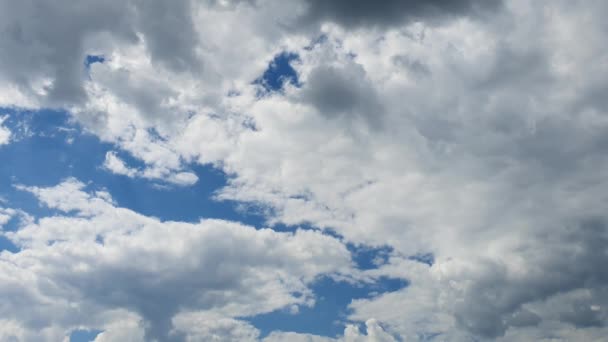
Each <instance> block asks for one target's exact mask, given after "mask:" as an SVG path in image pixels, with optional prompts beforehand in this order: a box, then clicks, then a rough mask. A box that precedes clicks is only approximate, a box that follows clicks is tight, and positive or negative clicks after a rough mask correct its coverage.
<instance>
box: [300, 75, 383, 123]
mask: <svg viewBox="0 0 608 342" xmlns="http://www.w3.org/2000/svg"><path fill="white" fill-rule="evenodd" d="M302 99H303V100H304V101H305V102H306V103H310V104H312V105H313V106H314V107H315V108H316V109H317V110H318V111H319V113H320V114H321V115H323V116H325V117H327V118H330V119H333V118H338V117H345V116H346V117H350V119H353V118H357V117H359V118H363V119H364V120H365V121H367V123H369V124H370V125H371V126H373V127H379V126H380V125H381V118H382V116H383V114H384V108H383V106H382V103H381V102H380V100H379V98H378V95H377V93H376V90H375V88H374V87H373V85H372V83H371V82H370V81H369V79H368V78H367V76H366V73H365V70H364V69H363V68H362V67H361V66H360V65H357V64H355V63H351V64H348V65H347V66H345V67H332V66H323V65H322V66H319V67H317V68H315V69H313V70H312V71H311V73H310V75H309V76H308V80H307V82H306V84H305V85H304V88H303V90H302Z"/></svg>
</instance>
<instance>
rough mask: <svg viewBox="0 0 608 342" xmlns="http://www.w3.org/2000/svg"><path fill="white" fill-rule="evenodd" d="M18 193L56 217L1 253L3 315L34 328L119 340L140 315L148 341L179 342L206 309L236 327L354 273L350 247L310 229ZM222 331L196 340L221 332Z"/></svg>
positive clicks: (73, 193)
mask: <svg viewBox="0 0 608 342" xmlns="http://www.w3.org/2000/svg"><path fill="white" fill-rule="evenodd" d="M20 188H21V189H23V190H26V191H29V192H31V193H32V194H34V195H35V196H36V197H38V199H39V200H40V201H41V202H42V203H44V204H45V205H46V206H48V207H49V208H53V209H57V210H59V211H60V214H58V215H55V216H50V217H40V218H38V219H37V220H36V221H35V222H32V223H27V224H25V225H24V226H22V227H20V229H18V230H16V231H14V232H7V233H6V234H5V235H6V236H7V237H8V238H9V239H10V240H11V241H12V242H13V243H15V244H16V245H18V246H19V247H21V248H22V250H21V251H20V252H18V253H14V254H13V253H7V252H3V253H2V254H1V262H0V265H1V266H0V267H1V268H2V269H3V272H2V274H3V281H2V284H3V285H2V286H1V287H0V292H1V293H3V297H4V296H6V298H13V299H12V300H9V301H5V302H4V303H3V305H2V306H1V307H0V310H2V313H3V314H2V315H3V317H7V318H9V319H12V320H14V321H16V322H18V323H19V324H20V326H22V328H23V329H26V330H27V331H36V330H38V329H41V328H43V327H54V328H55V331H56V334H59V333H61V332H63V333H64V334H65V333H66V332H67V331H69V329H71V328H72V327H78V326H88V327H90V328H97V329H101V330H105V328H106V326H108V327H110V328H111V329H109V330H108V332H107V333H105V335H104V334H102V335H101V337H99V338H100V339H101V340H103V339H107V338H109V337H108V336H115V335H116V334H122V333H121V332H120V331H116V332H114V330H116V329H119V328H117V324H118V326H120V324H119V322H120V321H121V320H122V318H121V317H123V316H124V315H131V316H133V315H134V316H135V317H139V318H140V319H141V320H142V322H141V323H140V325H139V326H140V328H142V327H143V328H144V330H145V334H146V340H153V339H159V340H167V339H170V338H173V337H175V336H173V335H172V334H171V331H172V329H173V323H172V322H173V319H174V317H176V318H175V319H177V322H176V323H175V324H176V325H177V328H178V329H179V328H180V327H181V326H183V324H182V323H180V322H182V321H183V319H182V318H179V317H182V316H176V315H179V314H180V313H183V312H195V311H197V310H198V311H205V310H208V311H209V312H213V313H214V315H218V314H221V315H223V316H225V317H226V319H228V321H226V322H228V323H229V322H232V321H231V320H230V319H231V317H236V316H240V317H242V316H251V315H255V314H259V313H266V312H270V311H273V310H276V309H279V308H283V307H287V306H290V305H292V304H300V305H310V304H311V303H312V302H314V295H313V294H312V293H311V292H310V290H309V289H308V287H307V286H308V284H310V283H311V282H313V281H314V280H315V278H316V277H317V276H319V275H321V274H330V273H334V272H342V271H347V270H348V268H350V255H349V253H348V251H347V249H346V247H345V246H344V245H343V244H342V243H341V242H340V241H339V240H336V239H334V238H332V237H329V236H326V235H323V234H321V233H318V232H314V231H297V232H295V233H277V232H274V231H272V230H269V229H261V230H256V229H254V228H253V227H248V226H244V225H240V224H237V223H231V222H227V221H222V220H202V221H201V222H199V223H194V224H192V223H183V222H161V221H159V220H157V219H155V218H150V217H146V216H142V215H140V214H138V213H135V212H133V211H131V210H128V209H124V208H119V207H116V206H115V204H114V203H113V202H112V200H111V198H110V197H109V194H107V193H105V192H103V191H98V192H86V191H85V190H84V188H85V185H84V184H83V183H80V182H79V181H77V180H75V179H68V180H66V181H65V182H63V183H61V184H59V185H57V186H55V187H50V188H38V187H20ZM152 298H154V300H151V299H152ZM311 301H312V302H311ZM184 317H185V318H184V319H187V320H188V319H190V318H192V317H190V316H184ZM188 317H190V318H188ZM196 317H197V316H196V315H195V316H194V318H196ZM194 318H192V319H194ZM197 319H198V318H197ZM132 320H133V319H131V321H132ZM136 321H137V320H136ZM222 322H224V321H221V320H220V321H219V322H218V324H220V325H219V326H209V327H208V329H210V330H208V331H207V330H205V331H203V332H200V331H199V333H201V334H206V333H209V334H213V331H215V329H224V328H221V327H222V326H224V325H225V324H224V323H222ZM121 329H122V328H121ZM125 329H126V328H125ZM196 329H199V330H200V329H203V327H201V326H198V328H196ZM197 331H198V330H197ZM195 332H196V331H195ZM236 333H237V332H235V334H236ZM116 336H118V335H116ZM176 336H177V335H176ZM177 337H179V336H177ZM177 337H175V338H177Z"/></svg>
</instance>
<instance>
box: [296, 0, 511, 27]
mask: <svg viewBox="0 0 608 342" xmlns="http://www.w3.org/2000/svg"><path fill="white" fill-rule="evenodd" d="M501 3H502V1H500V0H497V1H495V0H491V1H476V0H432V1H423V0H422V1H421V0H407V1H400V0H389V1H383V2H382V3H377V2H374V1H369V0H356V1H347V0H344V1H343V0H340V1H331V2H327V1H322V0H307V5H308V12H307V13H306V16H305V18H306V20H307V21H312V22H315V21H323V20H328V21H334V22H336V23H338V24H340V25H342V26H344V27H347V28H357V27H358V28H367V27H369V26H372V27H373V26H379V27H387V26H399V25H403V24H405V23H407V22H413V21H423V22H427V23H431V24H432V23H437V22H438V21H441V20H444V19H446V18H451V17H460V16H464V17H468V16H477V15H479V14H480V12H482V11H488V10H496V9H497V8H498V7H499V5H500V4H501Z"/></svg>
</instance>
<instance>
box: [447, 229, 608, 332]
mask: <svg viewBox="0 0 608 342" xmlns="http://www.w3.org/2000/svg"><path fill="white" fill-rule="evenodd" d="M541 246H542V247H541ZM520 254H521V255H522V256H525V258H526V260H527V261H528V263H530V265H531V266H530V267H529V270H528V271H527V272H526V273H524V274H521V275H514V274H510V273H509V271H508V270H507V268H505V267H504V266H503V265H501V264H500V263H497V262H490V263H488V264H486V265H485V267H484V271H483V272H482V273H481V274H480V276H479V277H475V276H471V278H470V279H471V280H472V283H471V284H472V286H471V287H470V288H468V289H467V290H466V293H465V295H464V297H463V300H462V301H461V302H459V303H458V304H457V305H456V311H455V317H456V320H457V322H458V324H459V325H460V326H461V327H462V328H464V329H466V330H468V331H470V332H471V333H473V334H475V335H478V336H482V337H484V338H497V337H499V336H503V335H504V334H505V333H506V331H507V330H508V329H509V328H510V327H521V326H530V325H537V324H538V323H539V322H541V320H543V318H549V319H557V320H559V321H562V322H565V323H569V324H571V325H573V326H575V327H576V328H586V327H592V326H603V325H604V324H605V322H606V318H607V314H608V312H607V309H608V308H607V307H606V304H607V303H608V296H607V295H606V294H607V290H608V271H606V268H605V267H603V265H606V263H608V227H607V226H606V223H605V221H604V220H603V219H583V220H581V221H580V222H579V223H578V224H573V225H570V226H566V227H555V230H554V233H552V234H551V235H550V236H549V235H545V234H543V236H536V237H533V236H531V237H530V243H529V247H522V249H521V251H520ZM576 291H583V292H585V293H588V294H589V295H588V296H586V297H584V298H577V299H573V300H567V301H560V302H559V303H558V304H557V305H556V306H554V307H553V308H552V309H551V311H555V312H539V313H536V312H533V311H530V310H528V309H526V307H525V306H526V305H533V304H534V303H538V302H540V301H545V300H548V299H550V298H556V297H559V296H565V295H568V294H572V293H573V292H576ZM556 313H557V317H553V316H554V315H555V314H556ZM543 316H544V317H543Z"/></svg>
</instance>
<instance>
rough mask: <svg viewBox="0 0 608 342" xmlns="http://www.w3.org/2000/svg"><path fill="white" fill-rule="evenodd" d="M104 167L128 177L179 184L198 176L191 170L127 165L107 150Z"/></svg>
mask: <svg viewBox="0 0 608 342" xmlns="http://www.w3.org/2000/svg"><path fill="white" fill-rule="evenodd" d="M103 167H104V169H106V170H108V171H110V172H112V173H115V174H117V175H123V176H127V177H130V178H135V177H141V178H146V179H152V180H159V181H163V182H167V183H170V184H174V185H179V186H189V185H192V184H195V183H196V182H197V181H198V177H197V176H196V175H195V174H194V173H192V172H179V171H177V172H176V171H174V170H166V169H161V168H155V167H148V168H146V169H144V170H138V169H135V168H132V167H129V166H127V164H126V163H125V162H124V161H123V160H122V159H120V157H118V156H117V155H116V152H113V151H109V152H107V153H106V157H105V160H104V162H103Z"/></svg>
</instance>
